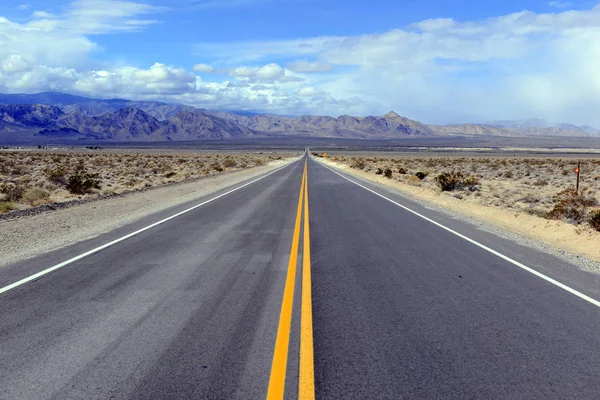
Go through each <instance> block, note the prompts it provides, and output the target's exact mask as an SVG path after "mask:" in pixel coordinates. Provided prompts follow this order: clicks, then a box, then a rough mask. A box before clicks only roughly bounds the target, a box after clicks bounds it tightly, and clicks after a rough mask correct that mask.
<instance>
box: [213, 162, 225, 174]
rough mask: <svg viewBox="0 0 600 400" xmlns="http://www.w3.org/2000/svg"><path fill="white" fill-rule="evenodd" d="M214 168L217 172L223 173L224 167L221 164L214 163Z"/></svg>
mask: <svg viewBox="0 0 600 400" xmlns="http://www.w3.org/2000/svg"><path fill="white" fill-rule="evenodd" d="M212 168H213V169H214V170H215V171H217V172H223V167H221V164H219V163H214V164H213V165H212Z"/></svg>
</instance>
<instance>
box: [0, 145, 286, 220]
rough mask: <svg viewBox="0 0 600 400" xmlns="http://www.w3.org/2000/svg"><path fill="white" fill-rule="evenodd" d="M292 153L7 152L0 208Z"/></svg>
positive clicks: (151, 183)
mask: <svg viewBox="0 0 600 400" xmlns="http://www.w3.org/2000/svg"><path fill="white" fill-rule="evenodd" d="M289 156H290V154H273V153H271V154H262V153H250V152H247V153H231V154H218V153H208V152H189V151H188V152H181V153H174V152H165V153H160V152H151V151H149V152H147V153H144V152H141V151H140V152H133V151H132V152H119V151H108V150H107V151H104V150H101V151H82V150H73V151H64V150H63V151H53V150H41V151H40V150H32V151H1V152H0V213H4V212H7V211H10V210H13V209H26V208H29V207H34V206H38V205H41V204H48V203H60V202H66V201H70V200H73V199H83V198H92V197H98V196H102V195H107V194H113V193H124V192H130V191H135V190H140V189H144V188H149V187H155V186H161V185H166V184H171V183H175V182H181V181H188V180H194V179H199V178H202V177H206V176H211V175H217V174H221V173H224V172H227V171H233V170H239V169H244V168H251V167H255V166H260V165H265V164H266V163H268V162H271V161H275V160H281V159H283V158H285V157H289Z"/></svg>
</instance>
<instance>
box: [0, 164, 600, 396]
mask: <svg viewBox="0 0 600 400" xmlns="http://www.w3.org/2000/svg"><path fill="white" fill-rule="evenodd" d="M599 298H600V278H599V277H598V275H595V274H592V273H586V272H584V271H581V270H578V269H577V268H576V267H574V266H573V265H569V264H568V263H566V262H565V261H563V260H561V259H558V258H555V257H553V256H551V255H548V254H546V253H543V252H541V251H538V250H535V249H532V248H529V247H526V246H523V245H521V244H519V243H517V242H515V241H514V240H511V239H509V238H505V237H502V236H499V235H498V234H496V233H493V232H489V231H487V230H485V229H482V228H481V227H478V226H477V225H474V224H471V223H468V222H464V221H461V220H458V219H455V218H452V217H451V216H448V215H446V214H443V213H440V212H438V211H436V210H432V209H428V208H425V207H423V206H422V205H420V204H418V203H416V202H412V201H410V200H408V199H405V198H403V197H400V196H399V195H398V194H396V193H394V192H391V191H389V190H387V189H385V188H383V187H381V186H379V185H375V184H370V183H367V182H364V181H362V180H359V179H358V178H354V177H350V176H346V175H343V174H340V173H338V172H335V171H333V170H330V169H329V168H327V167H326V166H324V165H322V164H320V163H319V162H317V161H315V160H313V159H312V158H309V157H308V156H305V157H303V158H302V159H299V160H298V161H295V162H293V163H291V164H289V165H287V166H285V167H283V168H280V169H278V170H275V171H273V172H270V173H268V174H265V175H263V176H260V177H258V178H255V179H254V180H250V181H247V182H244V183H242V184H239V185H236V186H234V187H230V188H228V189H226V190H223V191H221V192H218V193H215V194H212V195H211V196H207V197H205V198H202V199H198V200H197V201H195V202H193V203H189V204H186V205H183V206H179V207H175V208H172V209H170V210H167V211H164V212H161V213H159V214H155V215H152V216H149V217H146V218H144V219H143V220H141V221H138V222H136V223H134V224H131V225H127V226H124V227H122V228H120V229H118V230H116V231H113V232H110V233H107V234H104V235H101V236H99V237H97V238H93V239H89V240H85V241H82V242H80V243H77V244H75V245H73V246H70V247H66V248H63V249H60V250H56V251H53V252H50V253H48V254H41V255H39V256H37V257H35V258H32V259H28V260H24V261H21V262H19V263H16V264H14V265H10V266H8V267H5V268H3V269H2V270H0V399H19V400H22V399H36V400H38V399H61V400H63V399H65V400H66V399H261V398H263V399H264V398H268V399H281V398H284V397H285V398H286V399H295V398H300V399H313V398H315V397H316V398H318V399H534V398H539V399H598V398H600V308H599V307H600V303H599V302H598V300H597V299H599Z"/></svg>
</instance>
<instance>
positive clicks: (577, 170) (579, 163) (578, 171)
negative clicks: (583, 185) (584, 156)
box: [575, 161, 581, 194]
mask: <svg viewBox="0 0 600 400" xmlns="http://www.w3.org/2000/svg"><path fill="white" fill-rule="evenodd" d="M575 172H577V186H576V187H575V193H577V194H579V174H580V173H581V161H577V169H576V170H575Z"/></svg>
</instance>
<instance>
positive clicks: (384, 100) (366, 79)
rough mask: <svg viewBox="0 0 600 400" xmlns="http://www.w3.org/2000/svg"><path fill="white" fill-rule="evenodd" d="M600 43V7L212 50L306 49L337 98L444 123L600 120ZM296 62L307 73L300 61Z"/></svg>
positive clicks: (284, 53) (289, 53) (231, 55)
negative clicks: (325, 68) (327, 67)
mask: <svg viewBox="0 0 600 400" xmlns="http://www.w3.org/2000/svg"><path fill="white" fill-rule="evenodd" d="M558 5H559V4H555V6H558ZM211 46H212V45H210V44H200V45H198V47H197V49H211ZM599 46H600V7H599V6H597V7H594V8H592V9H588V10H580V11H574V10H567V11H561V12H556V13H534V12H531V11H521V12H516V13H512V14H508V15H503V16H499V17H494V18H489V19H485V20H478V21H465V22H458V21H455V20H453V19H448V18H444V19H431V20H425V21H420V22H416V23H414V24H411V25H409V26H407V27H406V28H403V29H393V30H390V31H388V32H384V33H380V34H368V35H358V36H351V37H332V36H328V37H315V38H305V39H296V40H285V41H268V42H234V43H228V44H227V45H225V46H221V47H219V48H212V50H213V51H214V53H213V54H214V56H215V57H216V58H218V59H219V60H225V61H228V62H240V61H239V60H242V61H241V62H243V60H246V61H248V60H254V61H255V62H258V61H261V60H269V59H274V58H291V57H295V58H298V57H302V58H308V59H317V60H319V62H321V63H324V64H328V65H331V66H333V67H334V69H333V70H332V71H330V72H329V73H328V74H318V75H319V76H320V77H319V78H318V79H310V81H309V82H306V83H308V84H309V85H310V86H312V87H316V88H318V89H319V90H322V91H324V92H326V93H328V94H329V95H331V96H333V97H334V98H336V99H350V98H360V99H361V102H360V103H359V104H362V106H359V108H360V110H361V111H360V113H361V114H365V113H373V114H376V113H382V112H385V111H386V110H389V109H395V110H397V111H398V112H400V113H403V114H405V115H408V116H410V117H413V118H418V119H421V120H424V121H426V122H435V123H451V122H464V121H485V120H487V119H498V118H526V117H533V116H537V117H541V118H548V119H554V120H556V119H560V120H563V121H568V122H574V123H581V124H592V125H597V126H600V114H598V113H597V111H595V110H597V109H599V108H600V82H599V80H600V75H599V74H598V73H597V71H599V70H600V49H599ZM299 65H300V66H301V67H302V66H303V65H302V64H299ZM304 65H305V64H304ZM336 66H339V67H341V68H335V67H336ZM287 67H288V68H289V69H290V70H292V71H294V70H295V72H299V70H298V68H295V67H297V65H294V64H293V63H292V64H288V65H287ZM307 73H308V71H306V72H304V74H305V75H301V76H303V77H304V78H306V79H308V78H307V77H308V75H306V74H307ZM321 75H323V76H321ZM297 93H300V92H297ZM329 107H333V106H331V103H330V106H329ZM338 110H339V108H337V106H335V107H333V108H329V109H327V110H326V112H328V113H330V114H334V113H336V112H337V111H338Z"/></svg>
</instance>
